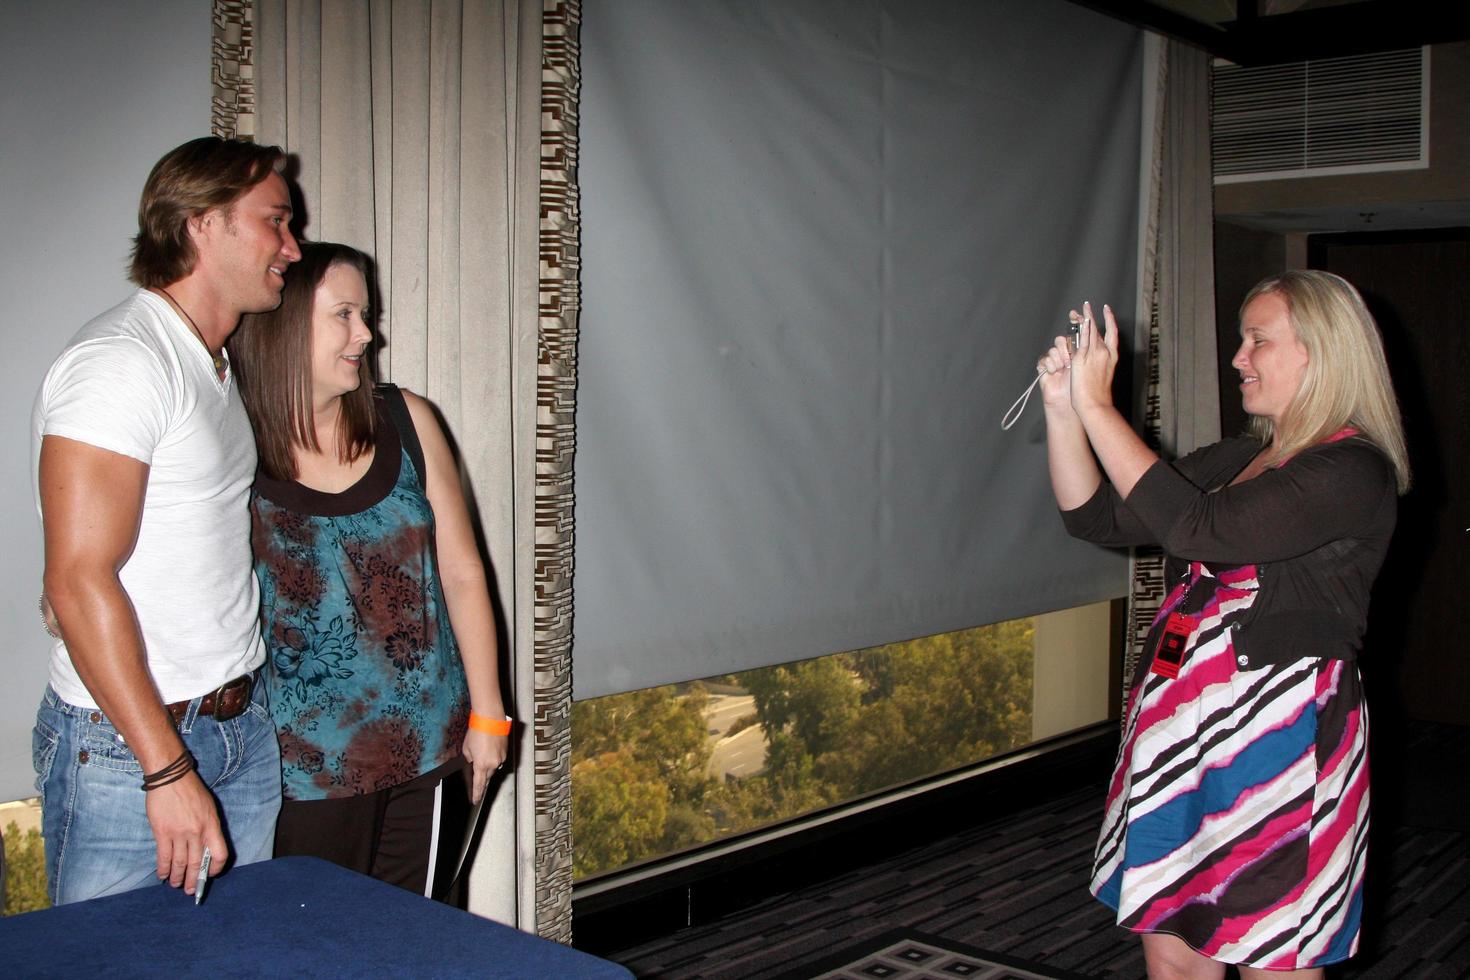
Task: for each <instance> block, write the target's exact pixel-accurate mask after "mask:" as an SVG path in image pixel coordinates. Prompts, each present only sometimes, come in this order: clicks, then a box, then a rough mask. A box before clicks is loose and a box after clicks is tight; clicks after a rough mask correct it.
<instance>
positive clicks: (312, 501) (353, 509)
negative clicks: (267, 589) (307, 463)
mask: <svg viewBox="0 0 1470 980" xmlns="http://www.w3.org/2000/svg"><path fill="white" fill-rule="evenodd" d="M394 391H395V392H396V391H397V389H396V388H395V389H394ZM398 398H399V400H400V401H402V398H403V395H402V394H401V393H400V394H399V395H398ZM384 401H385V399H383V398H381V397H375V398H374V399H373V407H374V409H375V410H376V411H377V413H378V425H377V426H376V427H375V428H376V431H375V432H374V433H373V436H374V443H375V445H374V446H373V461H372V463H371V465H369V466H368V471H367V472H366V473H364V474H363V475H362V478H361V479H360V480H358V481H357V482H356V483H354V484H353V485H352V486H350V487H348V488H347V489H346V490H343V491H342V492H341V493H327V492H325V491H322V490H313V489H312V488H311V487H308V486H304V485H302V484H300V483H297V482H296V481H295V480H274V479H271V478H270V477H268V476H266V475H265V474H264V473H257V474H256V475H255V492H256V493H258V494H260V495H261V496H262V497H264V498H265V499H266V500H269V501H270V502H271V503H273V504H275V505H277V506H278V507H284V508H286V509H287V510H292V511H295V512H296V513H298V514H305V515H307V516H310V517H347V516H349V515H352V514H359V513H361V512H363V511H365V510H367V509H368V508H369V507H372V506H373V505H374V504H376V503H378V502H379V501H381V500H382V499H383V498H385V497H387V496H388V494H390V493H392V492H393V487H394V486H395V485H397V483H398V471H399V470H400V469H401V468H402V467H401V464H402V461H403V451H402V450H403V445H402V443H401V441H400V440H399V437H398V428H397V426H396V425H394V424H393V421H394V420H393V419H392V418H390V417H389V415H388V409H387V407H386V406H385V404H384Z"/></svg>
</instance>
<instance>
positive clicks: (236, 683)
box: [167, 674, 255, 725]
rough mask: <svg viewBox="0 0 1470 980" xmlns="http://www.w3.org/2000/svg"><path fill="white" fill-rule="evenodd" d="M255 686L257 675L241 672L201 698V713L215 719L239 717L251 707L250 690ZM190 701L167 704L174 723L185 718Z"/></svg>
mask: <svg viewBox="0 0 1470 980" xmlns="http://www.w3.org/2000/svg"><path fill="white" fill-rule="evenodd" d="M254 687H255V675H253V674H241V675H240V676H239V677H236V678H235V679H234V680H232V681H227V682H225V683H224V684H221V685H220V686H219V687H217V688H215V689H214V690H213V691H210V692H209V693H208V694H206V695H204V697H202V698H200V699H199V711H198V712H197V713H198V714H199V715H210V716H213V718H214V720H215V721H229V720H230V719H231V718H236V717H239V716H240V715H243V714H244V713H245V709H246V708H248V707H250V692H251V690H252V689H253V688H254ZM192 701H193V699H192V698H191V699H190V700H189V701H175V702H174V703H173V704H170V705H167V707H168V713H169V714H171V715H173V716H174V724H175V725H177V724H179V723H180V722H181V721H183V720H184V715H185V714H186V713H187V712H188V710H189V705H190V704H191V703H192Z"/></svg>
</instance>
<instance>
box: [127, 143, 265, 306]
mask: <svg viewBox="0 0 1470 980" xmlns="http://www.w3.org/2000/svg"><path fill="white" fill-rule="evenodd" d="M285 162H286V154H285V153H284V152H283V151H282V150H281V148H280V147H279V146H261V145H259V144H256V143H250V142H247V141H245V140H227V139H220V138H219V137H218V136H202V137H200V138H199V139H194V140H190V141H189V142H187V143H184V144H183V145H181V146H176V147H174V148H173V149H172V150H170V151H168V152H167V153H165V154H164V156H163V159H161V160H159V161H158V162H157V163H155V164H154V165H153V170H152V172H151V173H149V174H148V181H147V183H145V184H144V185H143V196H142V197H141V198H140V199H139V201H138V234H137V235H136V236H135V237H134V238H133V258H132V264H131V267H130V268H129V270H128V271H129V275H130V276H131V277H132V280H133V282H135V283H137V284H138V285H140V286H145V287H146V286H168V285H171V284H173V283H175V282H178V281H179V280H180V279H182V278H184V277H185V276H187V275H188V274H189V273H190V272H193V271H194V262H195V261H196V259H197V258H198V256H197V255H195V253H194V242H193V241H191V240H190V238H189V219H190V218H194V217H197V216H199V215H201V214H203V213H204V212H206V211H208V210H210V209H211V208H224V209H225V211H226V213H228V212H229V209H230V208H232V207H233V206H234V204H235V202H236V201H238V200H239V199H240V198H241V197H243V196H244V195H245V194H246V193H247V192H248V191H249V190H250V189H251V188H252V187H254V186H255V185H256V184H258V183H260V182H261V181H262V180H265V179H266V178H267V177H269V176H270V175H271V174H272V173H273V172H279V171H280V169H281V168H282V167H283V166H284V165H285Z"/></svg>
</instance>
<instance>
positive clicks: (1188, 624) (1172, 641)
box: [1149, 613, 1198, 678]
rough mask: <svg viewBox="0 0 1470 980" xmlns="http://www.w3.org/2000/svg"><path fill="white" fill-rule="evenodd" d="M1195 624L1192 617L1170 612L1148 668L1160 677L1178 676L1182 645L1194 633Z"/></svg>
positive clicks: (1182, 661) (1181, 662) (1183, 650)
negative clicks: (1152, 660)
mask: <svg viewBox="0 0 1470 980" xmlns="http://www.w3.org/2000/svg"><path fill="white" fill-rule="evenodd" d="M1197 625H1198V624H1197V623H1196V622H1195V621H1194V619H1193V618H1192V617H1189V616H1183V615H1180V614H1179V613H1170V614H1169V620H1168V622H1166V623H1164V635H1163V636H1161V637H1160V638H1159V648H1158V649H1157V650H1155V651H1154V662H1153V666H1151V667H1150V668H1149V670H1151V671H1153V672H1154V673H1155V674H1158V675H1159V676H1160V677H1169V678H1174V677H1178V676H1179V668H1180V666H1181V665H1183V663H1184V653H1185V649H1184V645H1185V644H1186V643H1188V642H1189V638H1190V637H1191V636H1193V635H1194V630H1195V627H1196V626H1197Z"/></svg>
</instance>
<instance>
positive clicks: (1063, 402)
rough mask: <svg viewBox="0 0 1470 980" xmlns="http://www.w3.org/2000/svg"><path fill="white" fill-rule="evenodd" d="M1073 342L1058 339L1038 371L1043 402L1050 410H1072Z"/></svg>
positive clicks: (1038, 362)
mask: <svg viewBox="0 0 1470 980" xmlns="http://www.w3.org/2000/svg"><path fill="white" fill-rule="evenodd" d="M1071 366H1072V342H1071V341H1070V340H1069V339H1068V338H1066V337H1058V338H1057V339H1056V340H1055V341H1054V342H1053V343H1052V345H1051V347H1049V348H1048V349H1047V351H1046V353H1045V354H1042V355H1041V360H1039V361H1037V362H1036V370H1037V371H1038V372H1040V374H1041V402H1042V404H1043V405H1045V406H1046V408H1047V409H1048V410H1052V411H1054V410H1056V409H1065V410H1067V411H1068V412H1070V411H1071V408H1072V373H1071V371H1070V370H1069V368H1070V367H1071Z"/></svg>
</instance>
